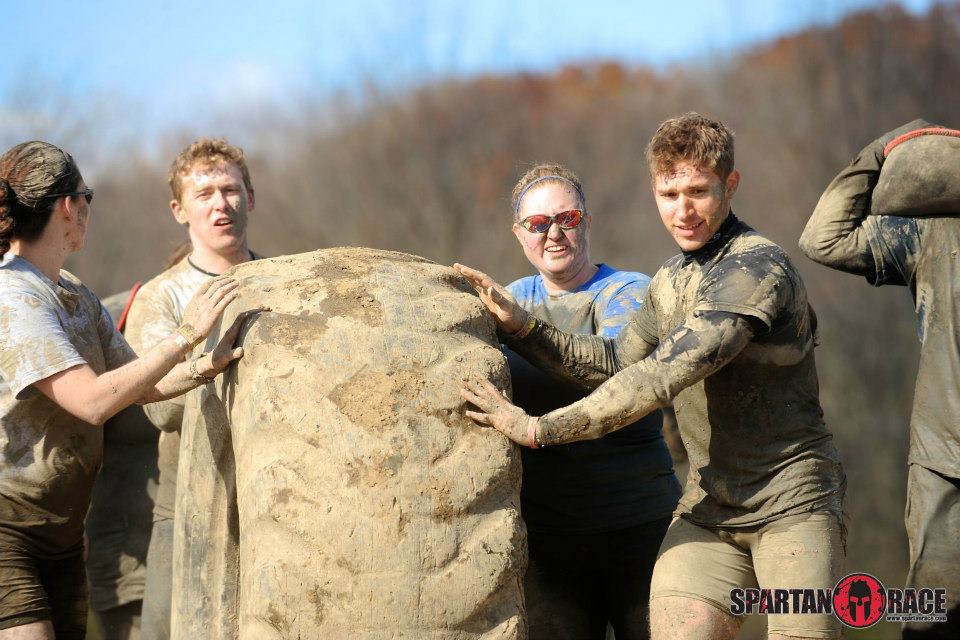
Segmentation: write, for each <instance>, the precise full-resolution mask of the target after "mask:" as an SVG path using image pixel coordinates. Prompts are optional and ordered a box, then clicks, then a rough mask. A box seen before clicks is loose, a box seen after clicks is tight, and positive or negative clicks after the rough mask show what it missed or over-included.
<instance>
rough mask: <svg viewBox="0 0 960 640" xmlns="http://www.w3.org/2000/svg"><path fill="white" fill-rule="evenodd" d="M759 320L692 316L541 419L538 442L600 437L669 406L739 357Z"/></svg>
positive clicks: (712, 314) (717, 314)
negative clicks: (592, 388)
mask: <svg viewBox="0 0 960 640" xmlns="http://www.w3.org/2000/svg"><path fill="white" fill-rule="evenodd" d="M754 324H756V322H755V323H754ZM754 324H751V321H750V320H748V319H747V318H746V317H744V316H741V315H737V314H734V313H728V312H725V311H708V312H706V313H703V314H702V315H699V316H696V317H691V318H689V319H687V321H686V322H684V323H683V324H682V325H680V326H678V327H677V328H676V329H675V330H674V331H673V333H671V334H670V336H669V337H667V339H666V340H664V341H663V342H661V343H660V345H659V346H658V347H657V348H656V350H655V351H653V353H652V354H651V355H650V356H649V357H647V358H645V359H643V360H641V361H639V362H637V363H636V364H632V365H630V366H628V367H626V368H625V369H623V370H622V371H620V372H618V373H617V374H616V375H614V376H613V377H612V378H610V379H609V380H607V381H606V382H604V383H603V384H602V385H600V386H599V387H598V388H597V389H596V390H595V391H594V392H593V393H591V394H590V395H589V396H587V397H586V398H584V399H583V400H580V401H579V402H576V403H574V404H572V405H570V406H568V407H564V408H562V409H557V410H556V411H553V412H551V413H548V414H546V415H544V416H542V417H540V418H539V420H538V422H539V424H538V426H537V440H538V441H539V442H540V443H541V444H544V445H554V444H563V443H565V442H575V441H578V440H592V439H594V438H600V437H602V436H604V435H606V434H607V433H609V432H611V431H615V430H617V429H619V428H621V427H624V426H626V425H628V424H632V423H633V422H635V421H637V420H639V419H640V418H642V417H643V416H645V415H646V414H648V413H650V412H651V411H653V410H655V409H659V408H661V407H664V406H666V405H668V404H669V403H670V402H672V401H673V399H674V398H675V397H676V395H677V394H678V393H680V392H681V391H682V390H683V389H685V388H687V387H689V386H691V385H693V384H695V383H696V382H699V381H700V380H703V379H704V378H706V377H707V376H709V375H710V374H712V373H713V372H715V371H717V370H718V369H720V368H721V367H723V366H724V365H726V364H727V363H728V362H730V361H731V360H732V359H733V358H735V357H736V356H737V354H739V353H740V352H741V351H742V350H743V348H744V347H745V346H746V345H747V344H748V343H749V342H750V341H751V340H752V339H753V337H754V335H755V329H754Z"/></svg>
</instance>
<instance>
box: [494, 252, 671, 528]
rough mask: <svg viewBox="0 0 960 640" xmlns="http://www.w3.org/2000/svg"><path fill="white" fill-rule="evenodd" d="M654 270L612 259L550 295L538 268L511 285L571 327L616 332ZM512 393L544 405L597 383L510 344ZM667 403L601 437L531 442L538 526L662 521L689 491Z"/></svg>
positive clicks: (530, 307)
mask: <svg viewBox="0 0 960 640" xmlns="http://www.w3.org/2000/svg"><path fill="white" fill-rule="evenodd" d="M649 283H650V278H649V277H648V276H646V275H644V274H642V273H635V272H630V271H617V270H615V269H612V268H610V267H609V266H607V265H606V264H600V265H598V270H597V273H596V274H595V275H594V276H593V278H591V279H590V280H589V281H588V282H586V283H584V284H583V285H581V286H580V287H578V288H577V289H576V290H573V291H569V292H565V293H562V294H560V295H549V294H548V293H547V290H546V287H544V284H543V278H542V277H541V276H539V275H536V276H529V277H526V278H521V279H520V280H517V281H516V282H514V283H512V284H511V285H509V287H508V289H509V290H510V293H511V294H513V296H514V297H515V298H516V299H517V301H518V302H519V303H520V305H521V306H522V307H523V308H524V309H526V310H527V311H530V312H532V313H533V314H534V315H535V316H536V317H537V318H540V319H541V320H544V321H546V322H549V323H551V324H552V325H554V326H556V327H558V328H559V329H561V330H563V331H568V332H571V333H578V334H587V335H600V336H605V337H608V338H613V337H616V335H617V334H619V333H620V330H621V329H622V328H623V326H624V325H626V324H627V323H628V322H629V320H630V318H631V316H632V315H633V314H634V313H636V311H637V310H638V309H639V308H640V306H641V305H642V304H643V299H644V297H645V295H646V290H647V286H648V285H649ZM506 352H507V358H508V361H509V363H510V374H511V377H512V380H513V394H514V395H513V399H514V402H516V403H517V405H518V406H520V407H522V408H523V409H524V410H525V411H527V412H528V413H530V414H531V415H542V414H544V413H549V412H550V411H553V410H555V409H558V408H560V407H563V406H566V405H568V404H571V403H573V402H576V401H577V400H580V399H581V398H583V397H584V396H586V395H587V393H588V390H587V389H585V388H583V387H582V386H580V385H572V384H570V383H568V382H565V381H564V380H562V379H559V378H557V377H555V376H552V375H550V374H548V373H545V372H543V371H541V370H539V369H537V368H535V367H533V366H532V365H530V363H528V362H527V361H526V360H524V359H523V358H522V357H521V356H519V355H518V354H516V353H514V352H513V351H510V350H509V349H506ZM661 424H662V416H661V414H660V412H659V411H655V412H652V413H651V414H650V415H648V416H646V417H644V418H642V419H641V420H638V421H637V422H635V423H633V424H631V425H628V426H626V427H624V428H623V429H621V430H619V431H617V432H616V433H611V434H608V435H607V436H606V437H604V438H599V439H596V440H591V441H585V442H576V443H569V444H565V445H561V446H557V447H547V448H545V449H541V450H536V451H535V450H530V449H522V454H523V484H522V490H521V501H522V512H523V518H524V521H525V522H526V524H527V527H528V528H529V529H530V530H531V531H541V532H544V533H548V532H549V533H556V532H563V533H600V532H607V531H617V530H621V529H625V528H628V527H633V526H635V525H639V524H641V523H647V522H653V521H655V520H658V519H660V518H663V517H665V516H668V515H669V514H670V513H672V511H673V509H674V507H675V506H676V504H677V500H678V498H679V497H680V484H679V482H677V479H676V476H675V475H674V474H673V464H672V460H671V458H670V452H669V451H668V450H667V447H666V444H665V443H664V441H663V436H662V434H661V432H660V428H661Z"/></svg>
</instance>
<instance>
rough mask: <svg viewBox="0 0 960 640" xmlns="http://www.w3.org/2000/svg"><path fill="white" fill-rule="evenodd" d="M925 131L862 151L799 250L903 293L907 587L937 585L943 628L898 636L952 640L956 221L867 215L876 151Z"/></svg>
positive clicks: (957, 627) (956, 624)
mask: <svg viewBox="0 0 960 640" xmlns="http://www.w3.org/2000/svg"><path fill="white" fill-rule="evenodd" d="M926 126H929V125H928V124H927V123H925V122H923V121H922V120H917V121H914V122H911V123H910V124H908V125H905V126H903V127H900V128H899V129H896V130H895V131H891V132H890V133H887V134H886V135H884V136H882V137H880V138H879V139H877V140H875V141H873V142H872V143H870V144H869V145H868V146H867V147H866V148H864V149H863V150H862V151H861V152H860V154H859V155H858V156H857V158H856V160H854V161H853V162H852V163H851V164H850V165H849V166H848V167H846V168H845V169H844V170H843V171H841V172H840V174H839V175H838V176H837V177H836V178H834V180H833V182H831V183H830V185H829V186H828V187H827V190H826V191H825V192H824V193H823V196H821V198H820V202H819V203H818V204H817V207H816V209H815V210H814V212H813V216H812V217H811V218H810V221H809V222H808V223H807V227H806V229H804V231H803V235H802V236H801V238H800V248H801V249H803V252H804V253H806V254H807V256H809V257H810V258H811V259H813V260H815V261H817V262H819V263H821V264H824V265H826V266H828V267H832V268H834V269H839V270H841V271H847V272H850V273H855V274H858V275H862V276H864V277H866V279H867V282H869V283H870V284H872V285H875V286H880V285H884V284H891V285H900V286H908V287H910V293H911V294H912V295H913V299H914V303H915V305H916V310H917V325H918V332H919V336H920V344H921V347H920V369H919V372H918V373H917V384H916V391H915V393H914V400H913V415H912V417H911V419H910V453H909V458H908V461H909V465H910V468H909V472H908V479H907V509H906V517H905V520H906V526H907V538H908V539H909V542H910V572H909V574H908V576H907V586H908V587H914V588H918V589H919V588H922V587H929V588H936V587H945V588H946V590H947V621H946V622H945V623H930V622H926V623H908V624H907V625H905V627H904V632H903V637H904V638H919V637H923V638H960V606H958V602H960V544H958V543H957V534H958V533H960V390H958V389H960V386H958V385H960V379H958V372H960V353H958V347H957V336H960V315H958V311H960V273H958V270H960V262H958V257H957V256H958V255H960V218H957V217H950V216H936V217H916V218H913V217H911V218H906V217H900V216H877V215H868V214H869V212H870V208H869V207H870V204H871V201H872V200H871V196H872V194H873V189H874V186H875V185H876V184H877V180H878V177H879V175H880V170H881V168H882V166H883V162H884V147H885V146H886V145H887V144H888V143H889V142H891V141H893V140H894V139H896V138H897V137H899V136H900V135H902V134H906V133H908V132H910V131H913V130H916V129H922V128H924V127H926ZM958 160H960V158H958ZM951 170H956V166H954V167H952V168H951ZM957 213H958V214H960V206H958V209H957Z"/></svg>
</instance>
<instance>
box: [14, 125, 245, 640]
mask: <svg viewBox="0 0 960 640" xmlns="http://www.w3.org/2000/svg"><path fill="white" fill-rule="evenodd" d="M92 200H93V191H92V190H91V189H89V188H88V187H87V185H86V184H85V183H84V181H83V177H82V176H81V175H80V170H79V169H78V167H77V165H76V163H75V162H74V160H73V158H72V157H70V155H68V154H67V153H65V152H63V151H62V150H60V149H59V148H57V147H55V146H54V145H51V144H48V143H45V142H37V141H34V142H25V143H23V144H19V145H17V146H15V147H13V148H12V149H10V150H9V151H7V152H6V153H5V154H3V156H2V157H0V258H2V261H0V640H2V639H5V638H18V639H30V640H50V639H52V638H57V640H67V639H74V638H83V637H84V635H85V631H86V623H87V599H86V590H87V587H86V575H85V571H84V558H83V555H84V554H83V546H84V536H83V520H84V517H85V516H86V513H87V508H88V507H89V505H90V493H91V490H92V487H93V481H94V478H95V476H96V474H97V471H98V470H99V468H100V461H101V456H102V452H103V432H102V430H101V428H100V427H101V426H102V425H103V423H104V422H105V421H106V420H107V418H109V417H110V416H112V415H113V414H115V413H117V412H118V411H120V410H121V409H123V408H124V407H126V406H128V405H130V404H133V403H141V404H143V403H147V402H155V401H158V400H163V399H166V398H170V397H173V396H176V395H180V394H182V393H185V392H186V391H188V390H190V389H192V388H194V387H196V386H198V385H199V384H201V383H202V382H204V381H208V380H210V379H211V378H212V377H213V376H216V375H217V374H218V373H220V372H221V371H222V370H223V369H225V368H226V367H227V365H228V364H229V363H230V362H231V361H233V360H235V359H237V358H239V357H241V356H242V355H243V351H242V349H235V348H234V347H233V343H234V342H235V340H236V337H237V334H238V331H239V328H240V322H242V320H241V319H242V318H246V317H249V313H250V312H248V313H246V314H241V317H240V318H241V319H238V322H237V323H235V324H234V325H233V326H232V327H231V328H230V330H229V331H228V332H227V333H226V335H225V336H224V338H223V340H221V341H220V343H219V344H218V345H216V347H215V348H214V350H213V351H212V352H211V353H210V354H206V355H203V356H202V357H200V358H195V359H193V360H191V361H189V362H181V361H182V360H183V357H184V355H185V354H187V353H188V352H190V351H191V350H192V349H193V348H194V346H196V345H197V344H199V343H200V342H201V341H202V340H203V339H204V338H205V337H206V336H207V334H208V333H209V332H210V330H211V329H212V327H213V326H214V324H215V323H216V322H217V320H218V319H219V317H220V314H221V313H222V311H223V309H224V308H225V307H226V306H227V305H228V304H229V303H230V302H231V301H232V300H233V299H234V298H235V297H236V295H237V291H236V289H237V282H236V281H235V280H233V279H231V278H216V279H213V280H211V281H210V284H209V286H207V287H205V288H203V289H201V291H200V292H199V293H198V294H197V295H196V296H195V298H194V299H193V301H192V302H191V304H190V306H189V307H188V309H187V312H186V314H185V318H184V322H183V324H181V325H180V327H178V328H177V330H176V331H174V332H172V333H171V334H170V336H169V337H168V338H167V339H166V340H164V341H163V342H162V343H161V344H159V345H158V346H157V347H155V348H154V349H152V350H150V351H148V352H146V353H144V354H143V355H142V357H140V358H137V356H136V355H135V354H134V352H133V351H132V350H131V349H130V347H129V346H128V345H127V343H126V342H125V341H124V339H123V337H122V336H121V335H120V333H119V332H118V331H117V330H116V329H115V327H114V324H113V322H112V321H111V319H110V316H109V315H108V314H107V312H106V311H105V310H104V309H103V306H102V305H101V304H100V301H99V300H98V299H97V297H96V296H95V295H94V294H93V292H91V291H90V289H88V288H87V287H85V286H84V285H83V284H82V283H81V282H80V281H79V280H78V279H77V278H76V277H75V276H73V275H72V274H70V273H68V272H66V271H63V270H62V269H61V268H62V266H63V263H64V260H65V259H66V257H67V256H68V255H69V254H70V253H73V252H74V251H79V250H80V249H81V248H82V247H83V244H84V239H85V237H86V233H87V225H88V222H89V219H90V203H91V201H92ZM178 363H179V364H178Z"/></svg>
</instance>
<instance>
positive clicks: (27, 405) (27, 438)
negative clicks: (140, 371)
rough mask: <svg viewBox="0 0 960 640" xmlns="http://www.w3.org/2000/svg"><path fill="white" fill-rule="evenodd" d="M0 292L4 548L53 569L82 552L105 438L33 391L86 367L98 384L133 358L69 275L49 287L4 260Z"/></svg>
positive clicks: (29, 269) (14, 259) (12, 259)
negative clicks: (53, 562)
mask: <svg viewBox="0 0 960 640" xmlns="http://www.w3.org/2000/svg"><path fill="white" fill-rule="evenodd" d="M0 292H2V295H0V422H2V425H3V428H2V430H0V541H2V540H3V539H4V538H7V539H10V540H12V541H14V542H16V543H18V544H21V545H23V546H24V547H25V548H26V549H28V550H29V551H30V552H32V553H34V554H36V555H37V556H38V557H43V558H53V559H55V558H56V557H58V556H62V555H68V554H71V553H75V552H76V551H78V550H79V549H80V546H81V545H82V540H83V521H84V517H85V516H86V514H87V508H88V507H89V505H90V494H91V491H92V488H93V482H94V480H95V478H96V476H97V472H98V471H99V470H100V463H101V457H102V455H103V430H102V429H101V428H100V427H98V426H95V425H91V424H88V423H86V422H84V421H83V420H81V419H79V418H77V417H74V416H73V415H72V414H70V413H69V412H67V411H66V410H65V409H63V408H61V407H60V406H59V405H58V404H57V403H55V402H54V401H53V400H50V399H49V398H48V397H47V396H45V395H44V394H43V393H41V392H40V391H38V390H37V389H36V388H34V387H33V386H31V385H33V383H35V382H37V381H39V380H43V379H45V378H48V377H50V376H51V375H54V374H56V373H59V372H61V371H65V370H67V369H69V368H71V367H74V366H76V365H79V364H84V363H86V364H88V365H90V367H91V368H92V369H93V371H94V372H95V373H96V374H97V375H100V374H102V373H104V372H106V371H109V370H111V369H116V368H117V367H120V366H122V365H124V364H126V363H128V362H130V361H131V360H133V359H135V357H136V356H135V355H134V353H133V350H132V349H130V347H129V346H128V345H127V343H126V341H125V340H124V339H123V336H122V335H120V333H119V332H118V331H117V330H116V328H115V327H114V325H113V322H112V321H111V320H110V316H109V315H108V314H107V312H106V311H105V310H104V308H103V306H102V305H101V304H100V301H99V299H97V296H96V295H94V293H93V292H92V291H90V290H89V289H88V288H87V287H86V286H84V285H83V284H82V283H81V282H80V281H79V280H78V279H77V278H76V277H75V276H73V275H71V274H70V273H68V272H66V271H61V272H60V281H59V283H57V284H54V283H53V282H51V281H50V279H49V278H47V277H46V276H45V275H44V274H43V273H41V272H40V271H39V270H38V269H37V268H36V267H34V266H33V265H32V264H30V263H29V262H27V261H26V260H24V259H22V258H20V257H19V256H14V255H12V254H8V256H7V257H6V258H5V259H4V260H3V262H2V263H0Z"/></svg>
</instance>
